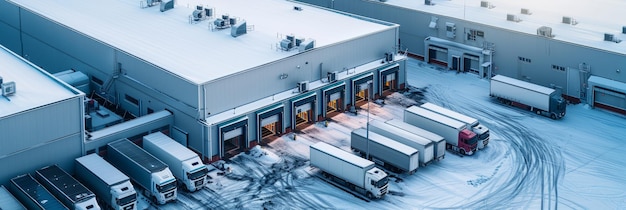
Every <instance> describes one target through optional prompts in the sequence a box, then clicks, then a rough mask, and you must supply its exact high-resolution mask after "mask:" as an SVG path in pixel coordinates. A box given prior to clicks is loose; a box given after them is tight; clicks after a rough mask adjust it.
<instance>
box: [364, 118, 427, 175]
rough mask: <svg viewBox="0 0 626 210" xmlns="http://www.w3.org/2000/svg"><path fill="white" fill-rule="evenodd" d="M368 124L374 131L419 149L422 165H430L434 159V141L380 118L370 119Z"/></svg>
mask: <svg viewBox="0 0 626 210" xmlns="http://www.w3.org/2000/svg"><path fill="white" fill-rule="evenodd" d="M368 126H369V130H370V131H374V132H376V133H378V134H380V135H383V136H385V137H387V138H390V139H393V140H395V141H397V142H400V143H402V144H405V145H407V146H409V147H413V148H415V149H416V150H417V151H419V156H420V157H419V162H420V165H422V166H425V165H428V164H430V163H431V162H432V161H433V160H434V157H435V148H434V144H433V142H432V141H430V140H428V139H426V138H424V137H421V136H418V135H415V134H413V133H411V132H408V131H405V130H402V129H400V128H398V127H395V126H393V125H389V124H387V123H385V122H383V121H379V120H372V121H370V122H369V123H368Z"/></svg>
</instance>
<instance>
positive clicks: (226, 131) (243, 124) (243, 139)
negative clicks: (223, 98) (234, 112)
mask: <svg viewBox="0 0 626 210" xmlns="http://www.w3.org/2000/svg"><path fill="white" fill-rule="evenodd" d="M247 127H248V118H247V117H240V118H234V119H232V120H229V121H226V122H225V123H222V124H220V125H219V126H218V139H219V147H220V150H219V151H220V152H221V154H220V157H224V154H226V152H228V151H225V148H224V147H225V141H227V140H229V139H232V138H235V137H239V139H237V140H235V141H236V142H234V145H236V146H237V147H238V148H237V149H238V150H240V151H241V150H242V149H243V148H242V147H245V145H247V143H248V142H247V141H248V135H247Z"/></svg>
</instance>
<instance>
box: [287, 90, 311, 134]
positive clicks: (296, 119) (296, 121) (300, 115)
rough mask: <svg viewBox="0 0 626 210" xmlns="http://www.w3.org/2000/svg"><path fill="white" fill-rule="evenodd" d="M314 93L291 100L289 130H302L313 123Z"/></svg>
mask: <svg viewBox="0 0 626 210" xmlns="http://www.w3.org/2000/svg"><path fill="white" fill-rule="evenodd" d="M316 97H317V95H316V94H315V92H311V93H309V94H306V95H303V96H299V97H297V98H296V99H294V100H292V102H291V104H292V106H291V109H292V110H291V128H292V129H294V130H295V129H296V128H298V126H299V125H300V128H304V127H306V126H308V125H310V124H311V123H313V122H315V109H314V107H315V99H316Z"/></svg>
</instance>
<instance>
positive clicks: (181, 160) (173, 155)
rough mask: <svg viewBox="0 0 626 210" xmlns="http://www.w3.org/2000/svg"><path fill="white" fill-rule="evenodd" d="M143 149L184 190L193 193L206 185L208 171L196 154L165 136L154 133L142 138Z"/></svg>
mask: <svg viewBox="0 0 626 210" xmlns="http://www.w3.org/2000/svg"><path fill="white" fill-rule="evenodd" d="M143 149H144V150H146V151H148V152H149V153H150V154H152V155H154V156H155V157H156V158H158V159H159V160H161V161H163V162H165V164H167V165H168V166H169V168H170V170H171V171H172V173H173V174H174V177H176V179H177V180H178V181H179V182H180V183H181V184H182V186H183V187H184V188H185V189H187V190H189V191H192V192H193V191H197V190H200V189H202V187H204V184H206V179H207V173H209V170H208V169H207V167H206V166H205V165H204V164H203V163H202V160H200V157H198V154H196V153H194V152H193V151H191V150H190V149H188V148H187V147H185V146H183V145H181V144H179V143H178V142H176V141H175V140H174V139H171V138H170V137H168V136H167V135H165V134H163V133H161V132H156V133H152V134H149V135H146V136H144V137H143Z"/></svg>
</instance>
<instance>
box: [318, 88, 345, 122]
mask: <svg viewBox="0 0 626 210" xmlns="http://www.w3.org/2000/svg"><path fill="white" fill-rule="evenodd" d="M345 90H346V83H345V82H343V81H342V82H337V83H335V84H333V85H331V86H329V87H327V88H324V89H323V90H322V92H323V95H324V98H323V102H322V104H321V105H322V106H321V107H322V117H326V112H327V111H328V110H327V109H328V107H327V105H328V103H329V102H331V101H335V100H338V99H341V100H340V101H339V102H338V103H340V104H338V108H339V109H340V110H343V109H344V107H343V104H344V99H343V97H344V93H345Z"/></svg>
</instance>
